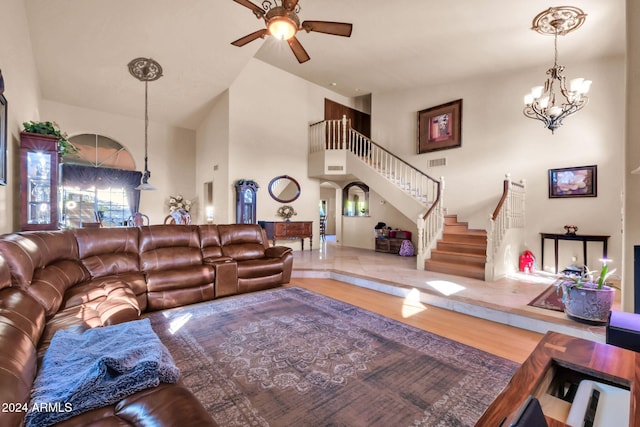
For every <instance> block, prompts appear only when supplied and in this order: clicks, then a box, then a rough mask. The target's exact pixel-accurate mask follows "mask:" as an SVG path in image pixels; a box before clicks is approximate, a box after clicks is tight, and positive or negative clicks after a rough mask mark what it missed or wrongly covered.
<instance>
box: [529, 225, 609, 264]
mask: <svg viewBox="0 0 640 427" xmlns="http://www.w3.org/2000/svg"><path fill="white" fill-rule="evenodd" d="M609 237H611V236H594V235H583V234H555V233H540V245H541V249H540V258H541V259H540V262H541V265H542V266H544V240H545V239H552V240H553V251H554V256H555V273H556V274H558V240H577V241H580V242H582V256H583V259H584V262H583V264H586V263H587V242H602V258H606V257H607V244H608V243H609Z"/></svg>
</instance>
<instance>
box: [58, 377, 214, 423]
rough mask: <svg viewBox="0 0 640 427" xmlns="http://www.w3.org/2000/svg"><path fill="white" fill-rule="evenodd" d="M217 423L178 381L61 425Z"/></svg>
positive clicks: (140, 392)
mask: <svg viewBox="0 0 640 427" xmlns="http://www.w3.org/2000/svg"><path fill="white" fill-rule="evenodd" d="M88 425H91V426H96V427H97V426H114V427H115V426H122V427H124V426H128V427H130V426H180V427H200V426H203V427H208V426H214V427H215V426H217V424H216V423H215V422H214V421H213V419H212V418H211V416H210V415H209V414H208V413H207V411H206V410H205V409H204V407H203V406H202V404H201V403H200V402H199V401H198V399H196V397H195V396H194V395H193V394H191V392H190V391H188V390H187V389H185V388H184V387H182V386H180V385H177V384H160V385H159V386H157V387H153V388H150V389H147V390H142V391H139V392H137V393H134V394H132V395H131V396H128V397H126V398H124V399H122V400H121V401H120V402H119V403H117V404H116V405H112V406H108V407H103V408H98V409H94V410H93V411H89V412H85V413H84V414H80V415H78V416H76V417H73V418H71V419H69V420H67V421H63V422H61V423H59V424H57V426H58V427H84V426H88Z"/></svg>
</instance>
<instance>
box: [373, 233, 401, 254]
mask: <svg viewBox="0 0 640 427" xmlns="http://www.w3.org/2000/svg"><path fill="white" fill-rule="evenodd" d="M404 240H406V239H396V238H393V237H376V252H386V253H389V254H396V255H397V254H399V253H400V246H402V242H403V241H404Z"/></svg>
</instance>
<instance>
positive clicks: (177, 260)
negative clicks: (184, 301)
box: [140, 246, 202, 273]
mask: <svg viewBox="0 0 640 427" xmlns="http://www.w3.org/2000/svg"><path fill="white" fill-rule="evenodd" d="M197 265H202V254H201V253H200V249H197V248H189V247H184V246H178V247H174V248H160V249H156V250H152V251H149V252H144V253H142V254H141V255H140V266H141V267H142V270H143V271H145V272H147V273H149V272H151V271H162V270H175V269H179V268H182V267H191V266H197Z"/></svg>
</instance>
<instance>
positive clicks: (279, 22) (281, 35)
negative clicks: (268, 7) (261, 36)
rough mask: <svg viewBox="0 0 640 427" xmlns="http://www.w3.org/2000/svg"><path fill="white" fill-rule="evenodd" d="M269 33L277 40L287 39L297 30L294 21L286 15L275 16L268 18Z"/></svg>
mask: <svg viewBox="0 0 640 427" xmlns="http://www.w3.org/2000/svg"><path fill="white" fill-rule="evenodd" d="M268 29H269V34H271V35H272V36H274V37H275V38H277V39H278V40H289V39H290V38H291V37H293V36H295V35H296V33H297V32H298V27H297V26H296V24H295V22H293V21H292V20H291V19H289V18H288V17H286V16H276V17H274V18H271V19H270V20H269V25H268Z"/></svg>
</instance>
